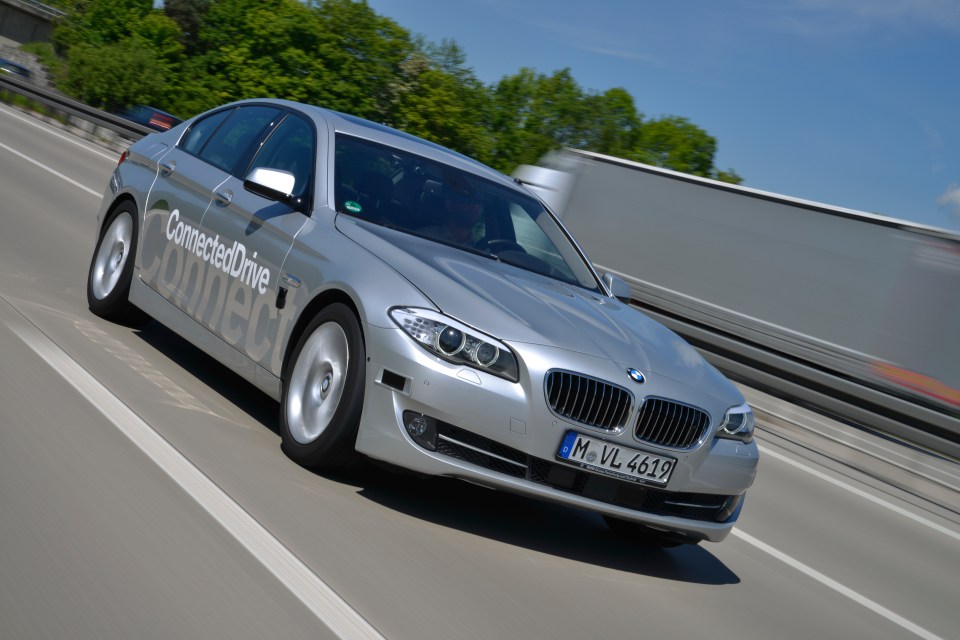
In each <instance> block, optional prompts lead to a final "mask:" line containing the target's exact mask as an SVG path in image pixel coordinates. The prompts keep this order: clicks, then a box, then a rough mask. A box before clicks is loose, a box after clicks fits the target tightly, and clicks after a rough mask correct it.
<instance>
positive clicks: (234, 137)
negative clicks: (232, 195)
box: [200, 107, 280, 173]
mask: <svg viewBox="0 0 960 640" xmlns="http://www.w3.org/2000/svg"><path fill="white" fill-rule="evenodd" d="M279 114H280V110H279V109H275V108H272V107H240V108H239V109H237V110H236V111H234V112H233V114H232V115H231V116H230V118H229V119H228V120H227V121H226V122H224V123H223V126H221V127H220V128H219V129H217V131H216V132H215V133H214V134H213V137H212V138H210V140H209V142H207V144H206V145H205V146H204V147H203V148H202V149H201V150H200V157H201V158H202V159H204V160H206V161H207V162H209V163H210V164H212V165H213V166H215V167H219V168H220V169H223V170H224V171H226V172H228V173H233V171H234V170H235V169H236V168H237V166H238V165H239V163H240V162H241V161H242V160H244V159H245V158H246V157H247V153H248V151H249V150H250V145H252V144H253V143H254V142H255V141H256V140H257V138H258V137H259V135H260V133H261V132H262V131H263V130H264V129H265V128H266V127H267V125H269V124H270V123H271V122H273V121H274V120H275V119H276V117H277V116H278V115H279Z"/></svg>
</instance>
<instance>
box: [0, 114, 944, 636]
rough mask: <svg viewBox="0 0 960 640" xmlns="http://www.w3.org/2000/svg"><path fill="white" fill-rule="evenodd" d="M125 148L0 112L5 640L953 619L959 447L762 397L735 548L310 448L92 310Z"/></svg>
mask: <svg viewBox="0 0 960 640" xmlns="http://www.w3.org/2000/svg"><path fill="white" fill-rule="evenodd" d="M117 159H118V157H117V154H115V153H113V152H107V151H105V150H104V149H103V148H101V147H98V146H95V145H93V144H91V143H88V142H86V141H83V140H80V139H79V138H76V137H74V136H73V135H72V134H70V133H68V132H65V131H63V130H60V129H58V128H54V127H51V126H50V125H47V124H45V123H42V122H40V121H39V120H36V119H34V118H32V117H30V116H27V115H25V114H23V113H20V112H18V111H15V110H12V109H10V108H9V107H6V106H0V221H2V225H3V226H2V231H0V638H4V639H20V638H31V639H32V638H71V639H77V638H209V639H215V638H231V639H238V638H270V637H284V638H300V637H303V638H333V637H343V638H378V637H384V638H390V639H398V640H399V639H418V638H552V639H563V638H631V637H644V638H711V639H726V638H731V639H732V638H737V639H740V638H844V639H856V638H864V639H867V638H869V639H870V640H876V639H877V638H918V637H919V638H943V639H947V638H956V637H958V628H960V609H958V603H960V580H958V576H960V492H958V487H960V469H958V465H957V464H956V463H955V462H954V461H950V460H943V459H941V458H938V457H937V456H933V455H930V454H928V453H926V452H923V451H919V450H916V449H913V448H910V447H905V446H902V445H900V444H898V443H894V442H889V441H886V440H883V439H878V438H872V437H870V436H869V435H867V434H862V433H859V432H855V431H852V430H850V429H849V428H847V427H845V426H843V425H838V424H837V423H833V422H832V421H826V420H825V419H821V418H819V417H817V416H814V415H813V414H808V413H806V412H804V411H803V410H802V409H799V408H797V407H791V406H784V405H783V404H781V402H780V401H777V400H774V399H772V398H769V397H767V396H764V395H763V394H760V393H759V392H754V391H752V390H745V392H746V393H747V394H748V398H749V399H750V400H751V402H753V403H754V404H755V406H756V407H757V409H758V416H759V419H760V420H759V422H760V433H759V435H758V439H759V441H760V446H761V452H762V459H761V467H760V471H759V475H758V478H757V482H756V484H755V485H754V487H753V488H752V489H751V491H750V492H749V493H748V496H747V500H746V506H745V508H744V512H743V516H742V518H741V520H740V523H739V525H738V527H737V529H735V530H734V533H733V534H732V535H731V536H730V537H729V538H728V539H727V540H726V541H724V542H722V543H719V544H709V543H704V544H702V545H700V546H697V547H682V548H677V549H669V550H659V549H651V548H644V547H640V546H637V545H635V544H632V543H631V542H629V541H624V540H622V539H619V538H617V537H616V536H614V535H613V534H612V533H610V532H609V531H608V530H607V528H606V526H605V525H604V524H603V522H602V520H601V519H600V518H599V517H598V516H594V515H592V514H588V513H583V512H579V511H574V510H570V509H566V508H561V507H557V506H553V505H547V504H542V503H539V502H535V501H531V500H528V499H525V498H521V497H517V496H512V495H507V494H503V493H497V492H493V491H490V490H487V489H484V488H481V487H477V486H473V485H469V484H466V483H463V482H458V481H453V480H448V479H442V478H437V479H420V478H414V477H406V476H398V475H394V474H391V473H389V472H387V471H383V470H381V469H378V468H375V467H368V468H364V469H360V470H357V471H353V472H351V473H349V474H347V475H343V476H337V477H324V476H321V475H317V474H314V473H310V472H308V471H305V470H303V469H301V468H299V467H297V466H296V465H294V464H293V463H292V462H290V461H289V460H287V459H286V458H285V457H284V455H283V454H282V453H281V451H280V446H279V445H280V438H279V435H278V434H277V431H276V429H277V425H276V420H277V413H278V408H277V406H276V404H275V403H274V402H273V401H271V400H270V399H269V398H267V397H266V396H263V395H262V394H260V393H259V392H258V391H256V390H255V389H253V388H252V387H250V386H249V385H247V384H246V383H245V382H243V381H242V380H240V379H239V378H237V377H236V376H234V375H232V374H231V373H229V372H228V371H227V370H226V369H224V368H222V367H220V366H219V365H217V364H216V363H215V362H213V361H212V360H211V359H209V358H207V357H206V356H204V355H203V354H201V353H200V352H199V351H197V350H196V349H194V348H192V347H190V346H189V345H188V344H186V343H185V342H184V341H183V340H181V339H179V338H178V337H177V336H175V335H173V334H172V333H171V332H169V331H168V330H166V329H165V328H163V327H162V326H160V325H159V324H157V323H150V324H147V325H146V326H145V327H143V328H141V329H131V328H127V327H123V326H119V325H115V324H111V323H108V322H104V321H102V320H100V319H98V318H96V317H95V316H93V315H92V314H91V313H90V312H89V311H88V310H87V308H86V300H85V278H86V272H87V267H88V265H89V261H90V257H91V254H92V251H93V247H94V242H95V226H94V223H95V220H94V217H95V214H96V211H97V209H98V206H99V203H100V197H101V194H102V192H103V190H104V188H105V186H106V184H107V180H108V178H109V176H110V173H111V171H112V169H113V167H114V166H116V162H117ZM806 423H810V424H806ZM813 423H817V424H813ZM808 426H809V427H811V429H807V427H808ZM813 427H817V428H813Z"/></svg>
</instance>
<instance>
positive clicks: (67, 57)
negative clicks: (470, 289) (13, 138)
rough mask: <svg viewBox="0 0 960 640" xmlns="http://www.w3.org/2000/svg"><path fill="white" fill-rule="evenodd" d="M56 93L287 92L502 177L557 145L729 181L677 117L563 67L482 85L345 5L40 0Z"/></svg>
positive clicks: (525, 71) (703, 135)
mask: <svg viewBox="0 0 960 640" xmlns="http://www.w3.org/2000/svg"><path fill="white" fill-rule="evenodd" d="M51 2H52V3H53V4H55V5H56V6H58V7H60V8H62V9H64V10H65V11H66V13H67V16H66V18H65V19H63V20H62V21H61V23H60V24H59V25H58V26H57V28H56V30H55V32H54V48H55V50H56V53H57V55H58V56H59V60H60V63H59V66H60V67H61V71H60V72H59V73H56V69H55V68H54V67H56V66H57V65H56V64H55V63H53V60H52V58H53V56H52V55H51V54H50V51H49V50H48V51H47V55H46V57H45V58H43V60H44V63H45V64H47V65H48V66H51V68H52V70H53V71H54V73H55V77H56V78H58V79H59V85H60V87H61V89H63V90H64V91H66V92H68V93H70V94H71V95H74V96H76V97H78V98H80V99H82V100H85V101H87V102H89V103H90V104H92V105H94V106H98V107H106V108H111V109H119V108H121V107H125V106H131V105H133V104H142V103H148V104H152V105H154V106H156V107H159V108H162V109H165V110H167V111H170V112H172V113H176V114H178V115H180V116H182V117H189V116H191V115H193V114H195V113H199V112H201V111H204V110H206V109H209V108H211V107H213V106H216V105H219V104H222V103H224V102H229V101H233V100H239V99H243V98H253V97H275V98H287V99H291V100H297V101H301V102H308V103H312V104H317V105H320V106H324V107H328V108H331V109H335V110H338V111H344V112H347V113H352V114H355V115H358V116H360V117H363V118H368V119H371V120H374V121H377V122H382V123H385V124H388V125H391V126H395V127H398V128H401V129H403V130H405V131H408V132H410V133H413V134H415V135H419V136H422V137H424V138H427V139H429V140H433V141H435V142H438V143H440V144H443V145H446V146H449V147H451V148H453V149H456V150H458V151H460V152H462V153H465V154H467V155H470V156H472V157H475V158H477V159H479V160H481V161H483V162H485V163H487V164H490V165H491V166H493V167H495V168H497V169H500V170H501V171H504V172H510V171H512V170H513V169H514V168H515V167H516V166H517V165H518V164H524V163H526V164H529V163H533V162H536V161H537V160H538V159H539V158H540V157H541V156H542V155H543V154H544V153H546V152H547V151H550V150H551V149H556V148H560V147H575V148H581V149H588V150H592V151H597V152H600V153H605V154H609V155H614V156H618V157H623V158H627V159H631V160H637V161H640V162H646V163H649V164H653V165H656V166H661V167H667V168H670V169H674V170H677V171H683V172H687V173H692V174H694V175H700V176H708V177H713V178H716V179H718V180H723V181H726V182H731V183H735V184H739V183H740V182H741V181H742V179H741V178H740V176H739V175H737V173H736V172H735V171H734V170H733V169H727V170H725V171H720V170H717V169H716V168H715V167H714V164H713V163H714V156H715V155H716V140H715V139H714V138H713V137H712V136H710V135H709V134H708V133H707V132H706V131H704V130H703V129H701V128H700V127H698V126H696V125H695V124H693V123H691V122H690V121H688V120H687V119H686V118H682V117H677V116H663V117H659V118H656V119H652V120H645V119H644V117H643V115H642V114H641V113H640V112H639V111H638V110H637V108H636V105H635V103H634V99H633V97H632V96H631V95H630V94H629V92H627V91H626V90H625V89H623V88H612V89H608V90H606V91H604V92H602V93H598V92H593V91H587V90H585V89H583V88H582V87H581V86H580V85H579V84H578V83H577V81H576V80H575V79H574V77H573V74H572V72H571V71H570V69H561V70H558V71H554V72H553V73H550V74H544V73H539V72H537V71H535V70H533V69H529V68H521V69H520V70H519V71H518V72H517V73H515V74H513V75H508V76H505V77H503V78H502V79H500V81H498V82H496V83H494V84H492V85H485V84H483V83H482V82H480V81H479V80H478V79H477V78H476V76H475V74H474V72H473V69H471V68H470V67H469V66H467V56H466V53H465V52H464V51H463V49H462V48H461V47H460V46H459V45H458V44H457V43H456V42H454V41H452V40H443V41H441V42H440V43H439V44H435V43H430V42H427V41H426V40H425V39H424V38H423V37H422V36H412V35H411V34H410V32H409V31H407V30H406V29H404V28H403V27H401V26H400V25H399V24H397V23H396V22H395V21H393V20H391V19H390V18H387V17H384V16H380V15H378V14H377V13H376V12H375V11H374V10H373V9H371V8H370V6H369V5H368V4H367V3H366V2H364V1H362V0H361V1H354V0H304V1H298V0H166V1H165V2H164V3H163V7H162V8H155V7H154V3H153V1H152V0H51Z"/></svg>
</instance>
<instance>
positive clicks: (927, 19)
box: [755, 0, 960, 37]
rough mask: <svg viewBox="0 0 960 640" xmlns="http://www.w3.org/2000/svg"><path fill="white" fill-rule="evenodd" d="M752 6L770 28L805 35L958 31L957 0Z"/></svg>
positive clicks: (803, 0) (810, 0)
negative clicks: (884, 30) (882, 30)
mask: <svg viewBox="0 0 960 640" xmlns="http://www.w3.org/2000/svg"><path fill="white" fill-rule="evenodd" d="M755 8H756V10H757V11H762V12H763V13H764V14H766V15H767V16H768V18H769V19H770V20H771V21H772V22H771V23H769V24H770V25H771V26H772V27H773V28H775V29H777V30H781V31H786V32H788V33H793V34H795V35H800V36H804V37H814V36H820V37H823V36H828V37H830V36H850V35H854V34H861V33H866V32H868V31H871V30H872V29H873V28H875V27H881V28H886V27H891V26H892V27H897V28H901V29H904V28H917V27H919V28H923V29H936V30H942V31H946V32H949V33H955V34H960V3H958V2H957V0H786V1H785V2H765V3H762V4H757V5H755Z"/></svg>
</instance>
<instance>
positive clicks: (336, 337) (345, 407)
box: [280, 303, 366, 472]
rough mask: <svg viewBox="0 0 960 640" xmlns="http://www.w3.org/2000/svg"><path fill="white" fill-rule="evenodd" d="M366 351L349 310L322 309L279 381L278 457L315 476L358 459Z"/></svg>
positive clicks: (336, 306) (338, 307)
mask: <svg viewBox="0 0 960 640" xmlns="http://www.w3.org/2000/svg"><path fill="white" fill-rule="evenodd" d="M365 371H366V349H365V348H364V344H363V334H362V333H361V332H360V324H359V323H358V322H357V318H356V316H354V315H353V311H352V310H351V309H350V308H349V307H347V306H346V305H344V304H340V303H335V304H331V305H330V306H328V307H325V308H324V309H323V310H322V311H321V312H320V313H319V314H317V316H316V317H315V318H313V320H311V321H310V324H309V325H307V328H306V330H305V331H304V332H303V334H302V335H301V336H300V340H299V341H298V342H297V346H296V348H295V349H294V350H293V353H292V354H291V357H290V361H289V364H288V366H287V370H286V374H285V375H284V377H283V393H282V394H281V399H280V437H281V440H282V444H281V448H282V449H283V452H284V453H285V454H286V455H287V456H288V457H289V458H290V459H291V460H293V461H294V462H296V463H297V464H299V465H301V466H304V467H307V468H309V469H314V470H317V471H324V472H334V471H342V470H344V469H347V468H349V467H352V466H354V464H355V463H356V462H357V461H358V460H359V455H358V454H357V452H356V441H357V428H358V426H359V424H360V414H361V412H362V410H363V394H364V387H363V385H364V375H365Z"/></svg>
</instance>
